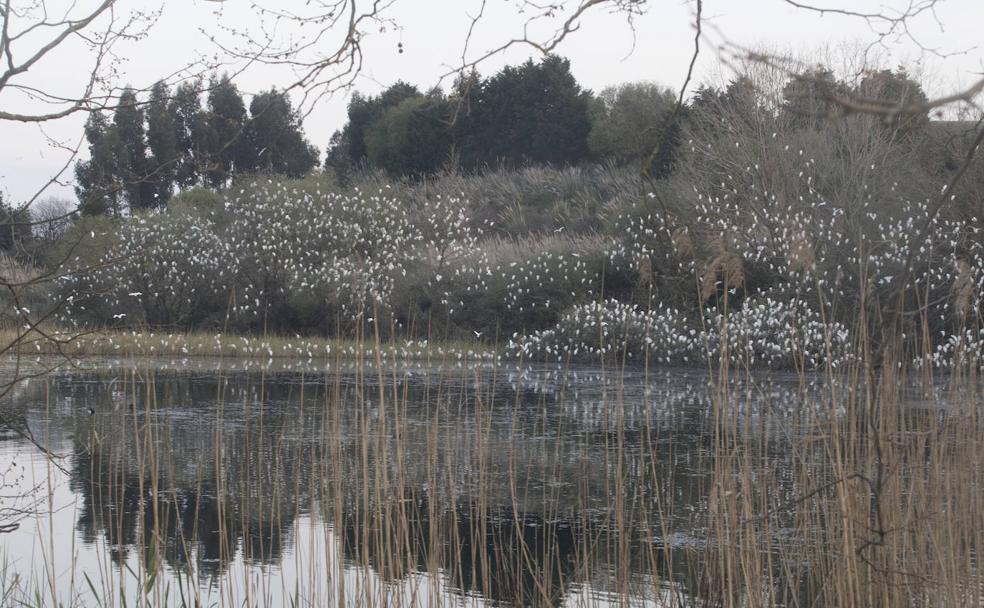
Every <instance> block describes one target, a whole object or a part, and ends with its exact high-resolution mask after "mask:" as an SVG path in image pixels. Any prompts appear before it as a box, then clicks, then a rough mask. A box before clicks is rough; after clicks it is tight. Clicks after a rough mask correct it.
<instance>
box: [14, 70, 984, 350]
mask: <svg viewBox="0 0 984 608" xmlns="http://www.w3.org/2000/svg"><path fill="white" fill-rule="evenodd" d="M537 79H546V80H547V81H549V82H550V83H552V85H551V86H554V85H556V87H560V89H563V90H564V91H566V92H565V93H563V95H566V96H567V97H566V98H567V99H568V101H569V102H570V103H571V104H575V105H577V104H580V103H581V101H578V100H582V99H586V97H585V95H586V93H584V92H583V91H580V90H579V89H578V88H577V87H576V82H574V81H573V80H572V79H571V78H569V66H568V65H567V64H566V62H563V61H560V60H557V59H550V60H549V61H544V62H543V63H541V64H532V63H528V64H525V65H524V66H521V67H520V68H515V69H512V70H506V71H504V72H503V73H501V74H499V75H496V76H495V77H493V78H489V79H484V80H483V79H482V78H480V77H479V76H478V75H472V77H471V79H470V80H467V81H466V80H462V81H459V82H458V83H457V84H456V89H455V90H456V91H457V93H455V94H453V95H450V96H444V94H442V93H440V92H439V91H430V92H428V93H426V94H422V93H420V91H419V90H418V89H416V88H415V87H413V86H412V85H409V84H406V83H401V84H399V85H395V86H394V87H392V88H390V89H388V90H387V91H385V92H384V93H382V94H381V95H379V96H378V97H362V96H358V95H357V96H355V97H354V98H353V101H352V104H351V106H350V108H349V110H350V111H349V123H348V125H347V126H346V127H345V129H344V130H342V131H340V132H339V133H338V134H336V137H335V138H334V144H333V147H332V152H331V154H330V155H329V157H330V159H333V160H332V163H333V164H332V169H329V170H325V171H324V172H321V173H312V174H310V175H308V176H307V177H304V178H298V179H294V178H290V177H289V176H283V175H276V174H274V173H268V174H246V175H239V176H234V177H233V178H232V179H231V180H230V181H229V182H228V185H227V186H226V187H224V188H216V187H215V186H217V185H220V184H221V182H223V180H228V179H229V178H228V176H225V177H222V178H221V179H219V178H218V177H216V179H219V181H215V182H213V181H210V180H211V178H210V177H209V174H208V173H207V172H206V173H197V174H196V173H194V172H193V171H192V172H191V173H188V171H187V167H186V168H185V169H182V168H181V167H180V166H179V167H177V168H176V171H177V172H176V173H175V177H174V179H176V180H178V181H179V182H180V178H179V177H177V176H178V175H179V174H182V171H184V172H185V174H187V175H188V176H190V177H188V180H190V181H186V182H185V183H187V184H194V183H203V184H204V185H203V186H197V187H192V188H186V189H185V190H183V191H182V192H181V193H180V194H179V195H177V196H176V197H174V198H173V199H171V200H170V201H169V202H168V205H167V206H166V207H164V208H161V209H151V210H147V211H143V212H138V213H134V214H132V215H130V216H127V215H126V214H121V215H117V216H94V217H87V218H83V219H82V220H79V221H77V222H76V223H75V225H74V226H72V227H71V228H70V229H69V230H68V231H67V232H66V231H64V230H59V231H58V232H57V234H56V235H55V236H54V237H53V239H54V240H53V244H52V246H50V247H47V248H46V251H45V255H44V256H42V257H43V258H44V259H43V260H41V261H40V262H38V261H37V259H35V261H33V262H32V263H34V264H40V265H44V264H49V265H50V264H52V263H55V264H56V265H57V264H61V263H62V262H63V261H64V260H70V262H71V267H70V268H69V271H68V272H67V273H65V276H63V277H62V278H61V280H60V281H59V284H58V285H59V286H58V293H57V294H53V295H54V296H55V297H57V298H59V299H64V300H65V301H66V302H67V303H68V306H67V307H66V308H65V310H64V313H65V314H64V317H63V319H62V321H63V322H65V323H69V324H72V325H73V326H86V327H91V326H96V327H118V328H137V327H139V328H144V327H145V326H146V327H150V328H159V329H163V330H166V331H177V330H182V331H189V330H204V331H213V330H215V331H218V330H222V331H225V330H229V331H238V332H247V333H251V332H256V333H260V332H274V333H281V334H287V335H289V334H294V333H297V334H309V335H313V334H318V335H327V336H338V337H352V336H357V335H361V334H366V335H370V334H375V333H376V332H377V331H378V332H379V335H380V336H382V337H384V338H399V339H410V340H419V339H423V338H426V339H438V340H458V339H478V340H480V341H483V342H488V343H495V344H499V345H505V344H507V343H508V344H509V346H508V347H507V350H508V352H510V353H511V354H515V355H517V356H519V355H521V356H524V357H527V358H529V357H547V358H550V359H562V360H565V359H592V358H596V357H598V356H605V355H610V356H613V357H623V358H626V359H633V360H637V361H639V360H643V359H649V360H650V361H652V362H657V363H664V364H666V363H670V364H680V363H682V364H688V363H694V362H699V361H707V360H715V359H718V358H719V357H721V356H727V357H728V358H729V359H731V360H732V361H735V362H736V363H738V362H740V363H743V364H748V365H752V366H769V367H815V366H819V365H825V364H831V365H841V364H842V363H844V362H845V361H846V360H848V359H850V358H851V357H852V356H855V355H856V354H857V353H853V352H852V348H851V344H853V343H855V341H856V340H858V339H859V338H861V337H863V338H864V340H865V342H866V343H870V344H873V345H874V347H875V353H876V354H875V355H874V356H876V357H880V356H881V354H877V353H878V348H879V345H880V344H883V343H886V344H887V343H895V342H897V338H902V339H903V343H904V344H905V345H906V346H905V348H907V349H909V350H910V351H911V357H912V359H913V360H918V361H919V364H920V365H923V364H927V363H930V364H936V365H947V364H948V362H951V361H952V360H953V358H954V351H955V349H973V348H977V346H976V345H977V344H978V342H981V340H979V339H978V338H977V336H978V334H977V333H976V332H977V331H978V329H977V328H978V326H979V323H978V314H979V311H980V309H981V294H982V284H984V281H982V275H984V256H982V245H984V243H982V241H981V238H980V232H979V231H980V221H981V220H980V218H982V217H984V215H982V211H981V209H980V208H979V192H980V190H981V185H982V183H984V182H980V176H981V175H982V173H981V171H980V161H973V162H976V164H974V165H972V166H971V167H970V168H969V170H968V171H966V172H964V176H963V179H962V181H960V182H959V183H958V184H957V186H956V187H954V186H951V185H947V184H948V180H949V179H950V178H951V177H952V176H953V175H954V173H955V171H957V170H958V169H959V168H960V167H961V158H962V155H964V154H965V153H966V145H965V142H963V141H962V140H961V138H960V137H959V129H960V128H961V127H960V125H957V124H954V123H933V122H930V121H929V120H923V119H919V117H908V116H904V117H899V119H898V120H896V121H895V122H894V123H886V122H884V121H882V120H880V119H878V118H876V117H873V116H867V115H851V116H839V115H836V107H834V106H831V105H830V104H829V103H827V102H825V101H824V100H828V99H829V96H830V95H831V94H835V93H836V94H840V93H843V92H845V91H846V92H863V93H864V94H865V95H866V96H867V97H869V98H876V99H877V98H884V99H896V100H899V101H905V100H913V99H914V100H916V101H918V100H919V99H923V98H924V96H923V94H922V93H921V89H919V88H918V84H916V83H915V82H914V81H913V80H911V79H910V78H909V76H908V75H907V74H906V73H905V72H903V71H896V72H889V71H883V72H876V73H872V74H868V75H866V76H864V77H863V78H862V79H861V80H859V81H858V82H856V83H854V84H852V83H847V82H841V81H838V80H836V79H835V78H834V76H833V75H832V74H831V73H830V72H828V71H824V70H820V71H817V72H815V73H814V72H810V73H806V74H802V75H797V76H794V77H793V78H788V77H786V76H785V75H784V74H783V75H781V76H777V74H776V73H775V72H774V71H770V68H767V67H766V68H760V69H759V70H758V71H754V70H753V71H750V72H748V73H747V74H744V75H743V76H741V77H740V78H736V79H735V80H733V81H731V82H730V83H728V84H727V86H724V87H722V88H720V89H714V88H709V87H704V88H701V89H700V90H699V91H698V93H697V94H696V95H695V96H694V98H693V99H692V100H691V101H690V103H689V104H688V105H687V106H686V107H685V108H682V109H680V108H675V106H674V104H675V101H674V99H673V97H672V95H671V93H670V92H668V91H666V90H664V89H661V88H659V87H656V86H654V85H648V84H637V85H631V86H629V85H626V86H623V87H618V88H613V89H610V90H607V91H605V92H604V93H603V94H602V95H601V96H600V97H599V98H597V99H595V100H594V101H591V100H589V101H591V103H589V104H587V105H586V106H585V107H584V109H585V112H586V114H585V116H587V117H590V120H592V121H593V126H592V127H591V128H590V129H588V130H586V131H585V132H584V133H583V134H582V135H579V137H582V138H583V142H584V143H585V147H584V150H593V151H594V153H595V154H601V155H604V156H606V157H608V160H607V161H606V162H603V163H600V164H584V163H582V164H571V163H570V162H569V161H573V160H574V159H575V157H574V156H571V157H570V158H567V159H566V160H558V161H557V162H558V163H559V164H558V165H557V166H550V165H547V164H535V163H534V164H523V161H522V160H521V159H522V158H524V155H523V154H519V155H518V156H512V157H508V155H507V156H503V157H501V160H502V161H503V162H502V163H501V164H499V165H497V167H498V168H493V166H492V165H491V164H488V165H486V166H485V168H484V170H480V171H479V170H473V171H466V170H463V167H464V166H467V163H463V162H462V163H458V165H457V167H455V166H453V165H451V164H449V165H446V166H445V168H444V169H443V170H440V171H438V170H437V167H436V164H435V163H436V162H437V161H436V157H435V158H431V160H428V158H430V157H426V156H421V155H419V154H417V153H415V152H414V150H413V149H412V148H413V146H416V145H418V144H420V142H427V143H426V145H427V147H428V149H429V150H430V151H431V152H435V151H439V150H443V149H444V148H443V146H445V145H447V146H448V152H447V154H446V155H445V157H446V158H451V156H453V154H460V155H462V156H459V157H458V159H459V161H460V160H462V159H463V158H464V157H465V156H467V154H466V152H467V150H468V146H467V145H465V140H463V139H461V138H459V137H458V135H457V134H456V132H455V131H454V129H453V128H452V129H451V130H450V131H449V130H448V129H449V128H450V127H453V126H454V124H458V123H453V124H451V123H444V122H442V119H441V116H440V114H441V112H443V111H444V110H440V111H439V108H442V107H443V108H444V109H445V110H449V109H450V108H451V107H452V106H454V104H455V103H456V101H455V99H456V98H455V95H458V96H459V97H460V96H461V95H464V94H465V93H466V92H467V93H468V95H471V96H473V97H474V99H472V102H474V104H477V105H474V106H472V109H471V111H472V112H473V114H472V115H470V116H469V117H468V118H467V120H469V121H472V122H475V121H478V122H481V120H480V117H481V116H482V112H486V111H490V110H489V108H490V107H491V106H490V105H488V104H493V103H499V102H500V101H502V99H504V96H506V94H505V93H504V92H503V91H505V90H507V89H509V87H519V88H522V86H526V85H524V84H523V83H527V84H528V82H527V81H531V82H532V81H536V80H537ZM219 84H221V83H219ZM507 84H508V86H507ZM503 87H504V88H503ZM500 89H502V90H500ZM548 89H549V87H548ZM560 89H558V90H552V92H551V91H546V92H543V94H544V95H548V96H549V95H560V94H561V93H560V92H559V91H560ZM509 90H511V89H509ZM496 91H498V92H496ZM233 93H234V92H233V91H231V90H230V89H228V87H226V88H225V89H222V87H218V88H217V89H216V90H214V91H213V95H210V99H209V104H210V107H213V109H214V111H215V112H218V111H219V108H226V110H229V108H232V109H231V110H229V111H230V112H232V113H233V114H236V115H237V116H245V114H243V112H245V107H243V108H242V112H239V111H238V110H235V108H236V107H239V105H237V103H236V102H235V99H234V98H235V95H234V94H233ZM493 93H494V94H493ZM275 97H276V95H274V94H272V93H271V94H270V95H268V96H267V97H258V98H257V99H255V100H254V103H253V104H252V105H254V106H256V105H257V104H262V103H266V102H270V103H271V104H274V105H276V103H279V102H277V99H274V98H275ZM189 99H190V98H189ZM496 99H498V100H500V101H496V102H493V100H496ZM264 100H266V101H264ZM483 100H484V101H483ZM282 101H283V100H281V102H282ZM458 101H460V99H458ZM513 101H515V99H514V100H513ZM174 103H177V101H175V102H174ZM503 103H504V102H503ZM524 103H525V102H524ZM529 103H533V104H534V105H535V103H534V101H529ZM536 103H539V102H536ZM544 103H546V102H544ZM482 104H486V105H485V106H484V107H485V109H484V110H483V109H481V108H482V107H483V106H482ZM191 105H194V104H191ZM240 105H241V104H240ZM578 107H580V105H578ZM280 108H281V109H280V111H278V112H279V113H276V112H275V113H274V114H271V115H265V114H262V113H261V112H260V111H259V110H257V111H256V112H254V113H256V114H257V116H256V120H254V121H253V122H252V123H249V124H247V125H246V126H247V127H248V128H247V129H246V132H247V133H250V134H253V135H251V136H252V137H254V138H256V137H258V136H257V135H256V133H259V132H261V131H262V130H263V129H268V127H269V129H273V130H277V129H279V128H280V127H278V126H277V125H278V124H280V123H276V122H274V123H271V125H272V126H271V125H267V126H263V125H264V124H266V123H263V124H260V122H258V121H260V117H263V120H273V119H274V118H275V117H276V116H289V115H290V112H289V104H287V105H284V103H280ZM568 109H569V108H568ZM121 111H122V110H121ZM149 111H150V110H149V109H148V112H149ZM175 111H177V108H175ZM223 111H225V110H223ZM571 111H573V110H571ZM179 114H180V112H179ZM478 122H476V123H475V124H478ZM653 122H659V123H660V125H661V129H662V135H661V137H659V138H656V137H655V135H654V134H652V133H650V132H648V131H647V130H646V129H644V128H643V125H644V124H648V123H653ZM671 123H672V124H671ZM280 126H283V125H280ZM489 128H491V127H489ZM531 128H532V127H531ZM269 129H268V130H269ZM434 129H436V130H434ZM442 129H443V131H442ZM288 130H289V129H288ZM480 132H482V130H481V129H478V127H475V129H473V130H471V131H469V133H470V134H469V135H468V136H469V137H478V134H479V133H480ZM441 133H445V135H441ZM445 136H446V137H445ZM667 138H668V139H667ZM261 139H262V140H263V141H265V139H263V138H260V139H257V140H256V141H260V140H261ZM534 139H535V138H534ZM664 141H669V142H670V143H669V148H668V150H669V151H667V149H663V142H664ZM288 143H289V142H288ZM285 145H288V144H285ZM531 145H532V144H531ZM407 146H410V148H407ZM654 146H656V147H657V148H659V149H656V150H654V149H653V147H654ZM288 147H289V146H288ZM579 149H580V148H579ZM452 150H454V151H455V152H454V153H452V152H451V151H452ZM647 150H648V153H647ZM441 154H444V153H441ZM441 154H438V156H441ZM517 154H518V153H517ZM579 154H580V153H579ZM448 155H451V156H448ZM575 156H576V155H575ZM589 157H590V154H589V155H588V156H580V157H578V158H580V159H581V160H584V159H585V158H589ZM486 160H488V159H486ZM539 160H540V161H544V162H546V161H549V160H551V159H547V158H545V157H544V158H541V159H539ZM554 160H557V159H554ZM230 162H232V161H230ZM237 162H238V161H237ZM264 162H266V163H267V165H268V168H269V167H270V166H271V163H274V160H273V157H269V158H267V160H266V161H264ZM469 162H471V161H469ZM475 162H476V163H477V161H475ZM483 162H485V161H483ZM367 163H368V164H369V165H370V166H366V164H367ZM407 163H423V164H421V165H419V166H416V167H410V166H409V165H408V164H407ZM654 163H655V164H654ZM220 164H221V163H220ZM473 164H474V165H475V166H476V167H477V164H475V163H473ZM425 165H426V166H425ZM243 166H245V165H243ZM255 168H260V167H255ZM281 168H283V167H281ZM654 169H658V170H654ZM288 172H289V171H288ZM208 186H211V187H208ZM121 196H130V195H126V194H121ZM131 207H132V206H131ZM957 336H960V337H959V338H957Z"/></svg>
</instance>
